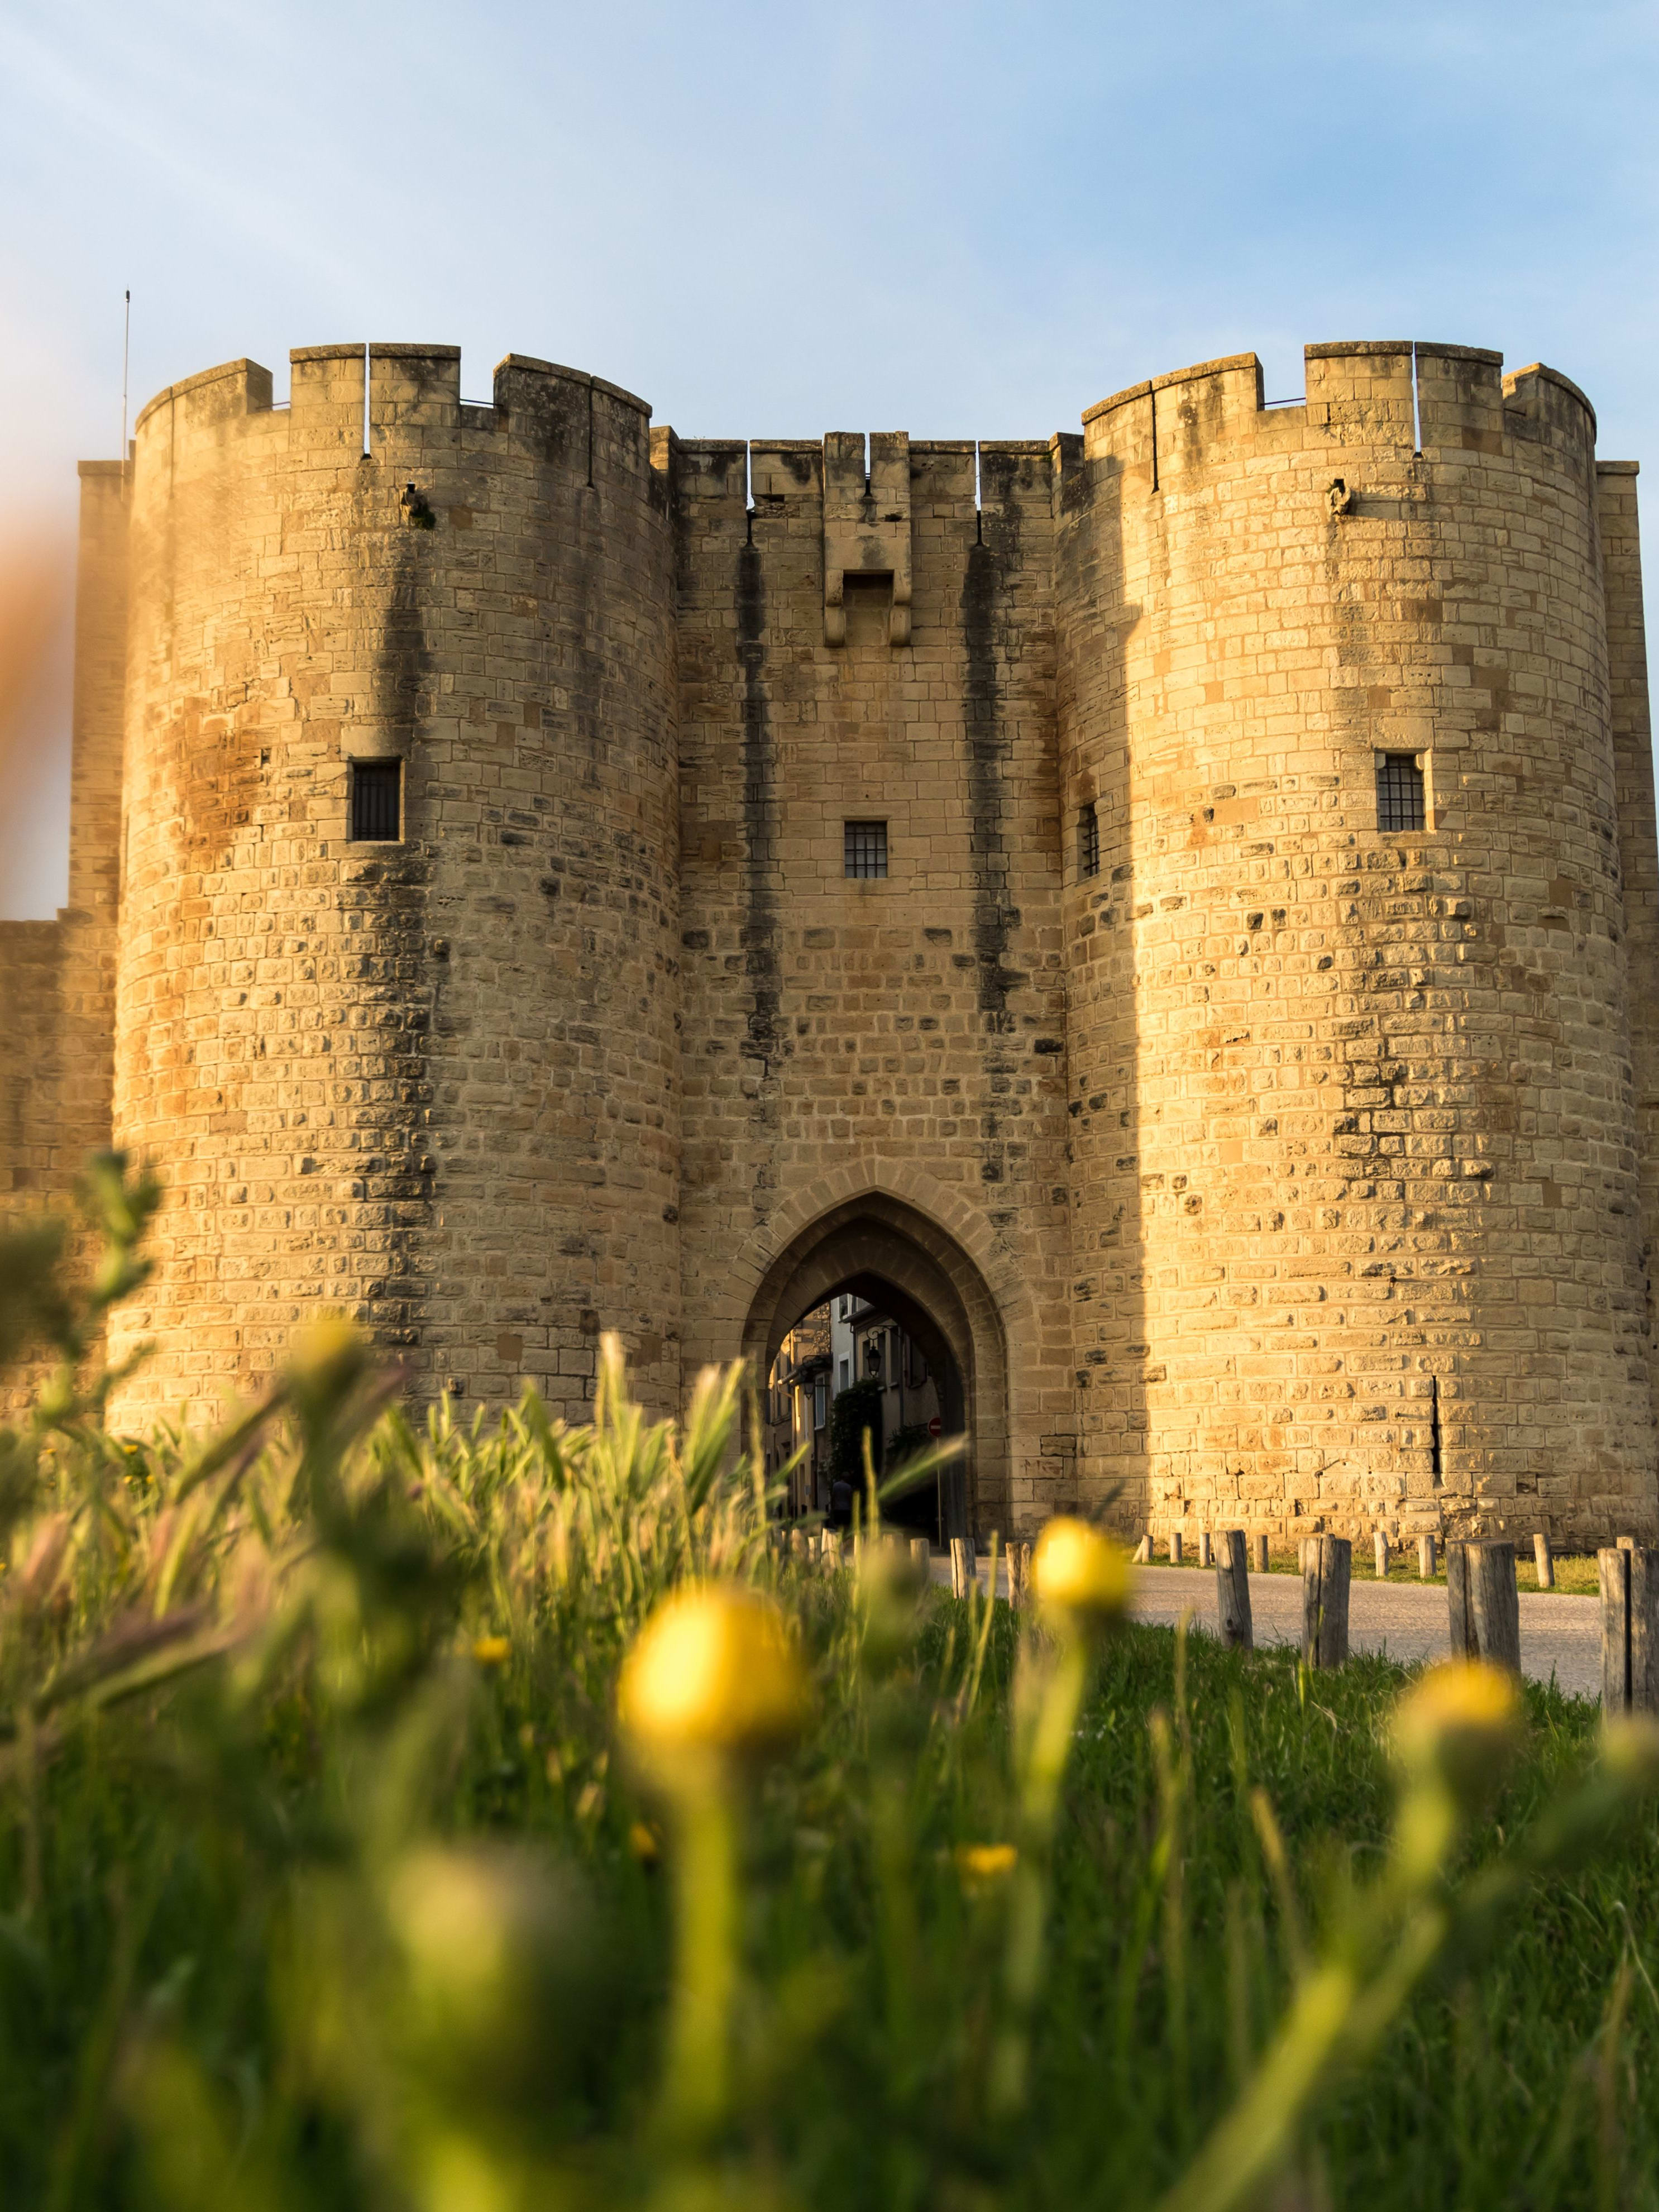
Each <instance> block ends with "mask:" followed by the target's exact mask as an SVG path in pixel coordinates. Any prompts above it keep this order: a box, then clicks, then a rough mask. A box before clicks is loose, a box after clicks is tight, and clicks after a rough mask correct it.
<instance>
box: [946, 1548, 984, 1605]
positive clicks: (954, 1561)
mask: <svg viewBox="0 0 1659 2212" xmlns="http://www.w3.org/2000/svg"><path fill="white" fill-rule="evenodd" d="M978 1583H979V1562H978V1556H977V1554H976V1553H975V1550H974V1540H973V1538H972V1537H971V1536H952V1537H951V1596H952V1597H966V1596H967V1595H968V1593H969V1590H970V1589H975V1588H977V1586H978Z"/></svg>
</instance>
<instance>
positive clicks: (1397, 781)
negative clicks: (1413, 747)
mask: <svg viewBox="0 0 1659 2212" xmlns="http://www.w3.org/2000/svg"><path fill="white" fill-rule="evenodd" d="M1423 823H1424V813H1423V771H1422V769H1420V768H1419V766H1418V765H1417V762H1416V760H1415V758H1414V757H1413V755H1412V754H1410V753H1384V754H1383V757H1382V759H1381V760H1380V761H1378V763H1377V764H1376V826H1377V828H1378V829H1421V828H1422V827H1423Z"/></svg>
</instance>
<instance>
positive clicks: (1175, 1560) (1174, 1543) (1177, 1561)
mask: <svg viewBox="0 0 1659 2212" xmlns="http://www.w3.org/2000/svg"><path fill="white" fill-rule="evenodd" d="M1170 1565H1171V1566H1172V1567H1178V1566H1179V1565H1181V1531H1180V1529H1179V1528H1172V1529H1171V1530H1170Z"/></svg>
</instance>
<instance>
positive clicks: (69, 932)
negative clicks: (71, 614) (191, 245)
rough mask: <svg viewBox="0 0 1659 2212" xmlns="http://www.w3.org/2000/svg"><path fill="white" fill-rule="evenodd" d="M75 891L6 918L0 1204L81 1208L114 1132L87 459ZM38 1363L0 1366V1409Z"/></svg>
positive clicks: (119, 570)
mask: <svg viewBox="0 0 1659 2212" xmlns="http://www.w3.org/2000/svg"><path fill="white" fill-rule="evenodd" d="M80 477H81V513H80V531H79V536H78V540H77V546H76V608H75V684H74V693H73V697H72V701H71V706H70V866H69V904H68V905H67V906H66V907H64V908H61V909H60V911H59V913H58V916H57V918H56V920H55V921H23V922H0V1040H3V1045H0V1207H3V1208H4V1210H5V1211H6V1212H13V1211H15V1212H22V1213H27V1212H40V1211H50V1212H56V1213H59V1214H63V1213H66V1212H69V1211H70V1207H71V1204H72V1198H73V1192H74V1187H75V1181H76V1176H77V1175H78V1174H79V1173H80V1171H81V1169H82V1166H83V1165H84V1164H85V1161H86V1158H87V1156H88V1153H90V1152H97V1151H100V1150H102V1149H103V1148H104V1147H105V1146H107V1145H108V1143H109V1141H110V1085H111V1075H112V1051H113V1039H114V1012H115V963H116V949H117V924H118V909H119V898H120V854H121V836H120V810H121V720H122V712H123V702H124V696H125V669H126V473H125V470H124V469H123V468H122V465H121V464H120V463H119V462H118V461H83V462H82V464H81V471H80ZM37 1379H38V1370H35V1369H28V1370H24V1371H23V1372H21V1373H20V1374H16V1375H14V1376H10V1377H6V1376H0V1419H4V1418H6V1417H7V1416H8V1415H9V1414H11V1413H15V1412H17V1411H18V1410H19V1409H20V1408H21V1406H22V1405H23V1404H25V1403H26V1402H27V1399H28V1397H29V1395H30V1393H31V1391H32V1389H33V1384H34V1383H35V1381H36V1380H37Z"/></svg>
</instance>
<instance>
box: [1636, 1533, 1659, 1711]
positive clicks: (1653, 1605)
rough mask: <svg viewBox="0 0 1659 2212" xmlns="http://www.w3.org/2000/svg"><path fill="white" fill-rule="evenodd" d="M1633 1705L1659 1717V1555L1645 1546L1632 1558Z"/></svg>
mask: <svg viewBox="0 0 1659 2212" xmlns="http://www.w3.org/2000/svg"><path fill="white" fill-rule="evenodd" d="M1630 1703H1631V1711H1632V1712H1637V1713H1659V1552H1653V1551H1650V1550H1649V1549H1648V1548H1647V1547H1646V1546H1645V1545H1643V1544H1635V1545H1632V1547H1631V1554H1630Z"/></svg>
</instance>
